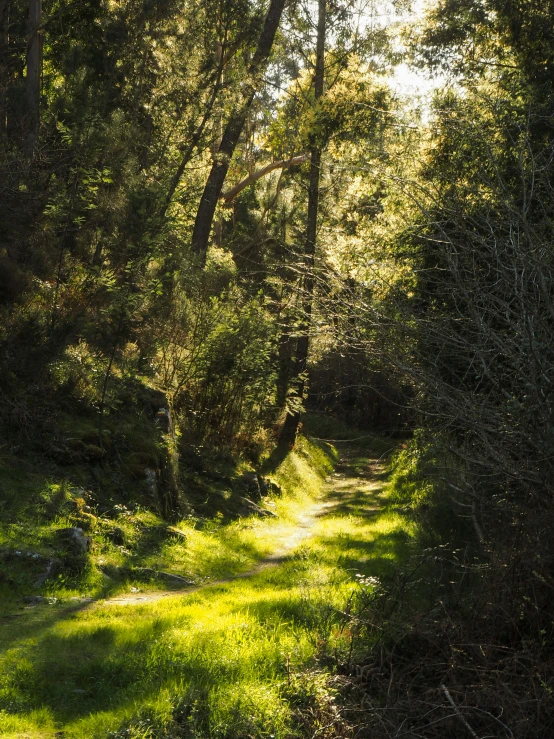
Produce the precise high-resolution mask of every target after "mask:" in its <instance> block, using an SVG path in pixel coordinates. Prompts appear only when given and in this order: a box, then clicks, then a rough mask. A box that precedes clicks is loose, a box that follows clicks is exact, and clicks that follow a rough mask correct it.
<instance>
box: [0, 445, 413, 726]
mask: <svg viewBox="0 0 554 739" xmlns="http://www.w3.org/2000/svg"><path fill="white" fill-rule="evenodd" d="M341 447H343V448H341V449H340V452H339V453H340V461H339V463H338V464H337V465H336V467H335V470H334V472H332V473H331V474H330V475H328V476H327V478H326V480H325V481H323V480H322V481H321V484H320V486H319V490H318V492H317V494H315V495H312V496H311V497H310V498H309V499H305V500H304V501H303V502H301V503H298V504H297V507H296V508H297V510H296V514H295V516H292V517H291V516H289V517H288V518H285V520H283V519H281V518H274V519H270V520H267V519H264V521H263V524H262V523H261V522H260V523H259V524H258V523H257V522H253V523H252V524H248V523H245V524H244V525H245V526H251V527H254V529H256V526H258V525H259V526H263V528H261V529H260V531H261V536H262V537H265V538H266V539H267V541H268V542H269V543H270V545H271V549H270V551H267V548H266V554H265V555H264V556H261V557H259V558H258V561H257V562H256V563H255V564H254V565H253V566H250V567H249V568H248V569H244V568H243V570H242V571H241V572H236V569H233V567H232V566H231V564H232V563H230V564H229V567H228V572H229V574H227V575H225V574H224V575H223V576H222V577H213V579H212V580H204V582H202V583H201V584H199V585H196V586H191V587H189V588H185V589H182V590H175V589H172V590H157V591H152V592H148V591H147V592H138V591H140V588H136V587H132V588H130V591H129V592H123V593H119V594H115V595H109V596H108V597H102V598H100V597H94V598H82V599H80V600H77V599H73V600H71V599H67V600H65V601H63V600H60V601H59V602H57V603H55V604H53V605H50V606H46V605H43V606H37V607H34V608H29V607H25V608H21V607H19V608H18V609H17V611H18V612H17V613H12V614H9V613H7V614H6V615H5V616H4V617H3V626H2V633H1V634H0V669H1V671H2V672H1V674H2V678H0V701H1V705H2V708H3V710H0V735H1V736H3V737H28V739H38V738H39V737H40V738H41V739H42V737H59V738H62V737H63V738H64V739H68V738H69V737H72V738H73V737H81V738H82V739H84V738H85V737H86V738H87V739H89V738H91V737H95V738H98V739H104V738H105V737H110V739H120V738H121V739H123V737H125V739H134V738H135V737H136V738H137V739H138V738H139V737H140V738H141V739H142V738H144V739H158V737H160V738H161V737H164V739H165V738H167V739H172V738H173V737H195V739H196V738H198V739H200V738H204V737H206V738H207V737H209V738H210V739H212V737H213V738H215V737H218V738H219V737H221V738H222V739H223V738H224V737H226V738H229V737H240V736H248V737H252V736H253V737H269V736H273V737H275V739H289V738H292V737H302V736H308V735H310V736H311V735H312V734H310V733H309V731H308V730H307V729H306V733H305V731H304V729H303V728H302V726H303V725H304V724H305V721H306V716H308V715H309V716H311V719H310V721H311V722H312V724H313V723H314V721H315V723H316V724H317V722H318V721H325V722H327V723H328V724H329V721H330V724H329V725H330V726H331V725H332V724H333V721H334V720H335V719H334V718H333V716H334V715H335V714H334V713H333V711H334V708H333V706H334V700H335V691H334V689H333V687H332V684H331V682H330V677H331V672H330V671H329V669H330V668H329V664H330V661H329V655H331V654H333V655H334V658H336V657H337V655H338V654H339V653H341V652H342V653H344V654H347V653H348V652H349V650H350V649H351V645H352V639H353V635H352V633H351V631H350V629H349V628H348V626H347V625H346V624H345V622H344V618H343V614H344V609H345V608H348V604H351V603H352V602H353V600H354V599H355V598H357V597H359V596H360V595H361V594H364V593H365V594H367V593H368V592H371V590H372V589H374V588H375V587H379V579H380V578H382V577H386V576H387V575H389V574H391V573H393V572H394V571H395V570H396V569H397V568H398V566H399V565H401V564H402V563H403V562H405V561H406V559H407V558H408V557H409V556H410V554H411V553H413V551H414V545H415V541H416V533H417V532H416V527H415V524H414V523H413V521H410V520H409V519H408V518H406V517H405V516H404V515H403V514H402V513H401V512H399V511H398V510H397V509H395V508H394V507H393V506H390V505H389V504H388V502H387V490H386V484H385V483H386V476H387V469H386V465H385V464H384V463H383V462H382V460H381V459H380V458H379V455H378V454H375V453H372V451H371V449H368V448H360V447H356V446H354V445H352V444H348V445H346V444H344V445H343V444H341ZM257 551H262V550H260V549H259V550H257ZM229 556H230V557H232V552H231V553H230V554H229ZM220 571H221V572H222V573H225V566H224V563H222V564H221V568H220ZM123 606H124V607H123ZM331 671H332V670H331ZM318 716H320V718H318ZM337 720H338V719H337ZM304 728H305V727H304ZM310 731H311V730H310ZM324 735H325V736H327V735H328V736H340V733H337V734H330V733H329V734H321V736H324Z"/></svg>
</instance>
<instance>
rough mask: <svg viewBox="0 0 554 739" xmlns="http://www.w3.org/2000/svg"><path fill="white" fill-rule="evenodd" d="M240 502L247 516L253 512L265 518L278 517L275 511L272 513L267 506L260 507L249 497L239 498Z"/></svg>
mask: <svg viewBox="0 0 554 739" xmlns="http://www.w3.org/2000/svg"><path fill="white" fill-rule="evenodd" d="M241 502H242V505H243V511H244V514H245V515H247V516H248V515H251V514H252V513H255V514H256V515H258V516H263V517H265V518H269V517H271V518H278V516H277V514H276V513H274V512H273V511H269V510H268V509H267V508H262V507H261V506H259V505H258V504H257V503H254V501H253V500H250V499H249V498H241Z"/></svg>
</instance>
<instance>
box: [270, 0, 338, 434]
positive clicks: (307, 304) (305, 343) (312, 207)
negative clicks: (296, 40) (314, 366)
mask: <svg viewBox="0 0 554 739" xmlns="http://www.w3.org/2000/svg"><path fill="white" fill-rule="evenodd" d="M326 10H327V8H326V0H319V3H318V21H317V49H316V64H315V75H314V87H315V95H314V97H315V105H316V106H317V104H318V101H319V100H320V98H321V97H322V95H323V87H324V79H325V30H326ZM310 139H311V140H310V184H309V191H308V214H307V221H306V241H305V246H304V270H305V274H304V297H303V301H302V302H303V305H302V310H303V324H302V326H301V327H300V336H299V337H298V340H297V344H296V362H295V372H296V376H297V378H298V380H297V386H296V387H297V389H296V392H297V395H298V398H299V400H302V398H303V396H304V392H305V390H306V386H307V378H306V370H307V366H308V352H309V349H310V329H311V322H312V304H313V295H314V265H315V247H316V238H317V215H318V210H319V175H320V170H321V146H322V144H321V140H320V138H319V136H318V133H317V131H313V132H312V134H311V136H310ZM300 413H301V412H300V410H299V409H296V410H294V411H289V412H288V413H287V416H286V418H285V422H284V424H283V428H282V429H281V435H280V439H279V441H280V443H281V444H285V445H287V446H291V447H292V446H293V445H294V442H295V441H296V435H297V433H298V426H299V424H300Z"/></svg>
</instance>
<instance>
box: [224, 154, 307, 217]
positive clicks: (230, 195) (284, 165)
mask: <svg viewBox="0 0 554 739" xmlns="http://www.w3.org/2000/svg"><path fill="white" fill-rule="evenodd" d="M307 160H308V154H300V155H299V156H297V157H292V158H291V159H280V160H279V161H277V162H271V164H267V165H266V166H265V167H262V168H261V169H258V170H256V171H255V172H252V174H251V175H248V177H245V178H244V180H241V181H240V182H239V183H238V184H237V185H235V186H234V187H232V188H231V189H230V190H226V191H225V192H222V193H221V195H220V197H221V198H223V200H225V205H226V206H228V205H230V204H231V203H232V202H233V200H234V199H235V198H236V197H237V195H238V194H239V193H241V192H242V191H243V190H244V188H245V187H248V185H251V184H252V183H253V182H257V181H258V180H259V179H261V178H262V177H265V175H266V174H269V173H270V172H273V170H275V169H288V167H294V166H296V165H297V164H302V163H303V162H306V161H307Z"/></svg>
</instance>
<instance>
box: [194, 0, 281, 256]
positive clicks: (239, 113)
mask: <svg viewBox="0 0 554 739" xmlns="http://www.w3.org/2000/svg"><path fill="white" fill-rule="evenodd" d="M285 3H286V0H271V3H270V6H269V10H268V13H267V16H266V19H265V22H264V27H263V30H262V33H261V35H260V38H259V41H258V46H257V49H256V52H255V54H254V56H253V58H252V61H251V63H250V67H249V69H248V73H247V82H246V83H245V85H244V88H243V91H242V94H241V98H240V101H239V103H238V104H237V106H236V107H235V109H234V110H233V112H232V113H231V117H230V118H229V120H228V122H227V126H226V127H225V131H224V133H223V138H222V140H221V144H220V145H219V149H218V152H217V154H216V156H215V159H214V163H213V165H212V169H211V171H210V174H209V176H208V179H207V182H206V186H205V188H204V192H203V194H202V198H201V200H200V204H199V206H198V211H197V213H196V220H195V223H194V230H193V233H192V249H193V251H194V252H196V254H197V255H198V257H199V261H200V263H201V265H202V266H203V265H204V264H205V262H206V253H207V251H208V242H209V238H210V231H211V228H212V221H213V217H214V213H215V209H216V206H217V201H218V200H219V196H220V193H221V190H222V188H223V182H224V181H225V177H226V175H227V171H228V169H229V164H230V161H231V157H232V156H233V153H234V151H235V148H236V146H237V144H238V141H239V138H240V135H241V132H242V129H243V127H244V123H245V121H246V116H247V115H248V111H249V110H250V107H251V105H252V101H253V100H254V95H255V94H256V92H257V91H258V89H259V87H260V84H261V75H262V73H263V71H264V69H265V66H266V63H267V60H268V58H269V55H270V53H271V48H272V46H273V40H274V38H275V34H276V32H277V28H278V26H279V22H280V20H281V15H282V13H283V8H284V6H285Z"/></svg>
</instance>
